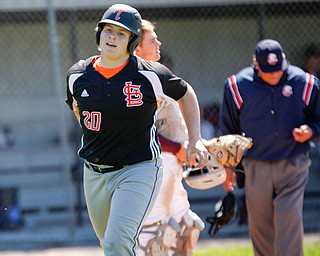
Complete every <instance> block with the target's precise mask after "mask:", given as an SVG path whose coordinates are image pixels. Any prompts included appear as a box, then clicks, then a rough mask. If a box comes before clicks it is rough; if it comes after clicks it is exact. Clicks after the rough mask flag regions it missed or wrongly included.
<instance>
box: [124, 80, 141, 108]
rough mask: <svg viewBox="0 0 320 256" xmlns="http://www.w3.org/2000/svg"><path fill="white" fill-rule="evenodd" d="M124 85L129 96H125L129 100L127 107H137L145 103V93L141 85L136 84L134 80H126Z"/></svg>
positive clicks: (125, 93) (125, 92)
mask: <svg viewBox="0 0 320 256" xmlns="http://www.w3.org/2000/svg"><path fill="white" fill-rule="evenodd" d="M125 84H126V85H125V86H124V87H123V93H124V95H126V96H127V97H126V98H125V100H126V102H127V107H137V106H141V105H142V104H143V101H142V98H143V95H142V93H141V91H140V87H141V86H140V85H134V84H132V82H126V83H125Z"/></svg>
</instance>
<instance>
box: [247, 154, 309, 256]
mask: <svg viewBox="0 0 320 256" xmlns="http://www.w3.org/2000/svg"><path fill="white" fill-rule="evenodd" d="M310 165H311V160H310V158H309V156H308V155H306V154H302V155H299V156H297V157H295V158H292V159H288V160H280V161H259V160H255V159H251V158H246V159H244V160H243V166H244V169H245V175H246V176H245V177H246V178H245V193H246V203H247V210H248V223H249V232H250V237H251V240H252V243H253V247H254V253H255V255H259V256H287V255H290V256H301V255H303V235H304V229H303V216H302V207H303V197H304V190H305V187H306V184H307V182H308V176H309V167H310Z"/></svg>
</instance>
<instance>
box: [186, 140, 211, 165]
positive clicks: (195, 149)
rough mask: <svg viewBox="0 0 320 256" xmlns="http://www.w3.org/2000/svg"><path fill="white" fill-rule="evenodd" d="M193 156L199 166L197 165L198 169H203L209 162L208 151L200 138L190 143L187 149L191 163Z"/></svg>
mask: <svg viewBox="0 0 320 256" xmlns="http://www.w3.org/2000/svg"><path fill="white" fill-rule="evenodd" d="M192 155H194V157H195V159H196V161H197V164H196V165H195V167H197V168H203V167H204V166H205V165H206V163H207V162H208V151H207V149H206V147H205V146H204V145H203V143H202V142H201V139H200V138H198V139H195V140H190V141H189V145H188V147H187V162H189V161H190V159H191V156H192Z"/></svg>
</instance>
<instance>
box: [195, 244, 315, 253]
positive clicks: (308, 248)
mask: <svg viewBox="0 0 320 256" xmlns="http://www.w3.org/2000/svg"><path fill="white" fill-rule="evenodd" d="M193 255H194V256H253V255H254V254H253V249H252V246H251V245H248V246H245V245H242V246H230V247H223V248H211V249H199V250H196V251H195V252H194V253H193ZM304 256H320V242H307V243H305V244H304Z"/></svg>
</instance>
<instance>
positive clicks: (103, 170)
mask: <svg viewBox="0 0 320 256" xmlns="http://www.w3.org/2000/svg"><path fill="white" fill-rule="evenodd" d="M84 163H85V165H86V166H87V167H88V168H89V169H90V170H92V171H95V172H99V173H106V172H113V171H118V170H120V169H122V168H124V167H125V166H111V165H95V164H91V163H89V162H88V161H85V162H84Z"/></svg>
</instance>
